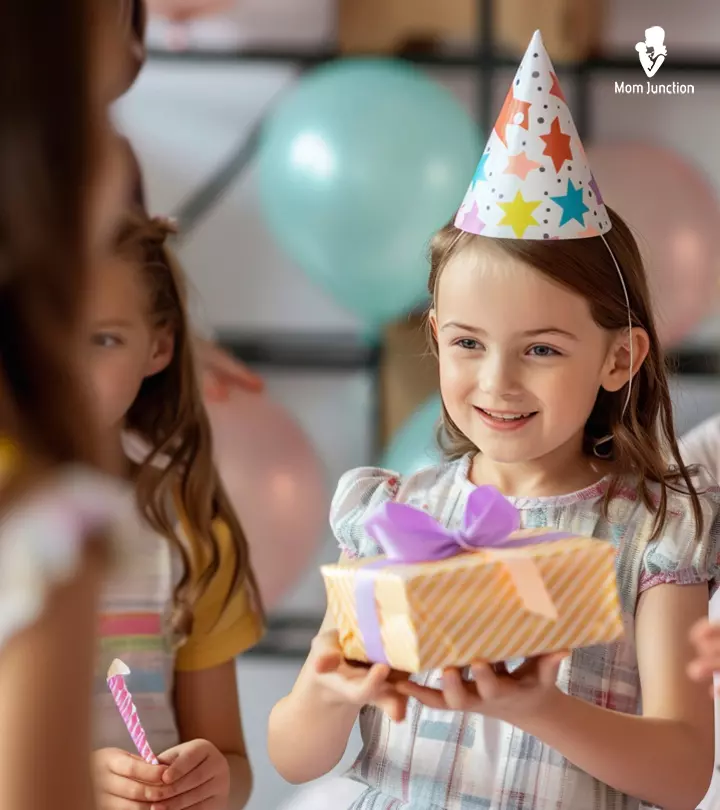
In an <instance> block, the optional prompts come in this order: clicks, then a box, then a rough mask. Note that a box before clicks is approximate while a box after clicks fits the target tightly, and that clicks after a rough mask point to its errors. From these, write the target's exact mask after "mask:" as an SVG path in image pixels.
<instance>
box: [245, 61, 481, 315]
mask: <svg viewBox="0 0 720 810" xmlns="http://www.w3.org/2000/svg"><path fill="white" fill-rule="evenodd" d="M481 151H482V143H481V140H480V137H479V133H478V130H477V128H476V126H475V124H474V122H473V121H472V120H471V119H470V117H469V116H468V114H467V113H466V111H465V110H464V109H463V108H462V106H461V105H460V104H459V103H458V102H457V101H456V100H455V99H454V98H453V97H452V95H451V94H450V93H449V92H448V91H447V90H445V89H444V88H443V87H441V86H440V85H438V84H436V83H435V82H434V81H431V80H430V79H428V78H426V77H425V76H424V75H423V73H422V72H420V71H419V70H418V69H415V68H413V67H411V66H409V65H404V64H403V63H401V62H395V61H392V60H381V59H351V60H344V61H341V62H336V63H332V64H330V65H327V66H325V67H322V68H319V69H318V70H316V71H314V72H313V73H311V74H309V75H307V76H306V77H305V78H303V79H301V80H300V81H299V82H298V84H297V86H296V87H295V88H294V89H293V90H291V91H290V92H289V93H288V94H287V96H286V97H285V98H283V99H282V100H281V101H280V102H279V103H278V105H277V107H276V109H275V110H274V111H273V112H272V113H271V114H270V116H269V118H268V120H267V122H266V124H265V126H264V127H263V130H262V133H261V138H260V147H259V155H258V173H257V179H258V187H259V194H260V201H261V207H262V211H263V214H264V218H265V220H266V222H267V225H268V228H269V230H270V232H271V234H272V235H273V237H274V238H275V240H276V241H277V243H278V244H279V245H280V246H281V247H282V249H283V250H284V251H285V252H286V253H287V254H288V255H289V256H290V257H291V258H292V259H293V260H294V261H295V263H296V264H297V265H299V266H300V267H301V268H302V270H304V272H305V273H306V274H307V275H308V276H309V277H310V278H311V279H313V280H314V281H315V282H317V283H318V284H320V285H321V286H322V287H324V288H325V289H326V290H327V291H328V292H329V293H330V294H331V295H332V296H333V297H334V298H335V300H336V301H337V302H338V303H340V304H341V305H343V306H345V307H346V308H347V309H349V310H351V311H352V312H354V313H356V314H357V315H359V316H360V317H361V318H362V319H364V321H365V322H366V323H367V324H369V325H374V326H379V325H382V324H384V323H387V322H389V321H391V320H394V319H395V318H397V317H398V316H400V315H403V314H405V313H407V312H408V311H409V310H411V309H412V308H414V307H415V306H417V305H419V304H422V303H424V302H425V300H426V297H427V291H426V288H427V277H428V272H429V267H428V258H427V251H428V246H429V241H430V238H431V237H432V235H433V233H434V232H435V231H437V230H438V229H439V228H441V227H442V226H443V225H444V224H445V223H446V222H447V221H448V220H449V219H450V218H451V217H452V216H453V214H454V212H455V211H456V209H457V208H458V207H459V205H460V203H461V202H462V199H463V196H464V194H465V191H466V190H467V187H468V184H469V182H470V179H471V178H472V175H473V171H474V169H475V165H476V163H477V158H478V155H479V154H480V152H481Z"/></svg>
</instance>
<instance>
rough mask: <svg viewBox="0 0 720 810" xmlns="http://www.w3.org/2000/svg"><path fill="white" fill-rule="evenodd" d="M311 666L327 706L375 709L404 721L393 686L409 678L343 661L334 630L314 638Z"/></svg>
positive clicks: (402, 701)
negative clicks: (343, 705)
mask: <svg viewBox="0 0 720 810" xmlns="http://www.w3.org/2000/svg"><path fill="white" fill-rule="evenodd" d="M311 665H312V666H313V667H314V671H315V676H316V682H317V684H318V686H320V687H321V688H322V689H324V690H325V693H326V695H327V696H328V699H329V700H330V701H331V702H333V703H337V702H340V703H345V704H348V705H351V706H357V707H358V708H362V707H363V706H367V705H372V706H377V708H378V709H380V710H382V711H383V712H385V714H387V715H388V717H390V719H391V720H394V721H395V722H396V723H401V722H402V721H403V720H404V719H405V714H406V712H407V701H408V699H407V696H406V695H403V694H400V693H399V692H398V689H397V688H396V685H397V684H398V683H400V682H402V681H405V680H407V678H408V677H409V676H408V675H407V674H406V673H402V672H396V671H394V670H391V669H390V667H388V666H385V665H384V664H373V665H372V666H366V665H364V664H354V663H351V662H349V661H346V660H345V658H344V657H343V654H342V649H341V647H340V643H339V641H338V634H337V631H336V630H331V631H329V632H326V633H320V634H319V635H318V636H316V637H315V639H314V640H313V644H312V651H311Z"/></svg>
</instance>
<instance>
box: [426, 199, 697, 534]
mask: <svg viewBox="0 0 720 810" xmlns="http://www.w3.org/2000/svg"><path fill="white" fill-rule="evenodd" d="M608 213H609V215H610V220H611V223H612V228H611V229H610V231H608V233H607V234H606V235H605V239H606V240H607V243H608V245H609V247H610V249H611V250H612V253H613V254H614V256H615V258H616V259H617V262H618V264H619V266H620V268H621V271H622V274H623V279H624V281H625V285H626V288H627V294H628V298H629V302H630V320H631V322H632V325H633V327H636V326H637V327H642V328H643V329H644V330H645V331H646V332H647V334H648V337H649V339H650V349H649V352H648V356H647V358H646V359H645V362H644V363H643V364H642V366H641V368H640V369H639V370H638V372H637V374H636V375H635V376H634V377H633V380H632V385H631V390H630V402H629V404H628V407H627V408H626V409H624V404H625V401H626V399H627V387H626V386H624V387H623V388H622V389H621V390H620V391H617V392H609V391H606V390H604V389H601V390H600V392H599V393H598V396H597V399H596V401H595V406H594V408H593V410H592V413H591V414H590V418H589V419H588V421H587V424H586V426H585V447H584V450H585V452H586V453H588V454H592V453H593V451H594V450H595V449H596V447H598V443H600V442H601V443H602V449H603V457H604V455H605V451H608V452H609V453H610V454H611V458H612V459H613V460H614V461H615V462H616V464H617V467H618V469H619V470H620V472H622V473H634V474H637V475H638V476H639V478H640V495H641V498H642V501H643V503H644V504H645V505H646V506H647V507H648V509H650V510H651V511H653V512H654V513H655V521H654V525H653V533H652V536H653V538H655V537H657V536H658V534H659V533H660V531H661V530H662V528H663V526H664V525H665V521H666V518H667V510H668V492H669V491H681V492H685V493H687V494H689V496H690V500H691V503H692V509H693V514H694V516H695V521H696V526H697V531H698V533H699V532H701V531H702V513H701V508H700V501H699V498H698V495H697V491H696V489H695V486H694V484H693V481H692V476H693V474H694V472H695V470H694V468H688V467H686V465H685V464H684V463H683V460H682V458H681V456H680V451H679V449H678V443H677V438H676V436H675V428H674V425H673V414H672V402H671V399H670V390H669V386H668V379H667V373H666V369H665V358H664V355H663V351H662V348H661V346H660V341H659V340H658V335H657V330H656V327H655V319H654V316H653V312H652V307H651V304H650V291H649V288H648V283H647V278H646V275H645V269H644V266H643V261H642V258H641V256H640V251H639V249H638V246H637V243H636V242H635V239H634V237H633V235H632V233H631V232H630V229H629V228H628V226H627V225H626V224H625V222H623V220H622V219H621V218H620V216H619V215H618V214H617V213H615V212H614V211H613V210H612V209H610V208H608ZM487 240H488V237H483V236H475V235H473V234H469V233H465V232H464V231H461V230H459V229H458V228H456V227H455V226H454V225H452V224H449V225H446V226H445V227H444V228H443V229H442V230H441V231H440V232H439V233H438V234H437V235H436V236H435V237H434V239H433V241H432V244H431V250H430V278H429V282H428V289H429V292H430V295H431V296H432V300H433V301H435V300H436V297H437V289H438V282H439V280H440V277H441V275H442V272H443V269H444V268H445V267H446V266H447V264H448V262H449V261H450V260H451V259H452V258H453V257H454V256H456V255H458V254H459V253H460V252H461V251H464V250H467V249H469V248H470V247H472V248H473V249H475V250H477V251H482V250H483V243H484V242H487ZM492 246H493V247H495V248H496V249H499V250H501V251H502V252H503V253H505V254H506V255H507V256H508V257H510V258H511V259H514V260H516V261H521V262H524V263H525V264H527V265H530V266H531V267H533V268H535V269H536V270H539V271H540V272H541V273H543V274H544V275H546V276H548V277H549V278H551V279H552V280H553V281H556V282H559V283H560V284H563V285H564V286H565V287H568V288H569V289H571V290H573V291H575V292H577V293H579V294H580V295H582V296H583V298H585V300H586V301H587V302H588V304H589V305H590V311H591V313H592V317H593V319H594V321H595V323H596V324H597V325H598V326H600V327H602V328H603V329H608V330H622V329H625V330H627V328H628V325H629V324H628V311H627V302H626V299H625V294H624V292H623V287H622V283H621V281H620V278H619V276H618V272H617V268H616V267H615V264H614V262H613V260H612V256H611V255H610V251H609V250H608V247H607V246H606V245H605V244H603V242H602V237H600V236H596V237H590V238H587V239H564V240H553V241H547V242H546V241H542V240H531V239H528V240H522V239H493V240H492ZM429 336H430V341H431V345H432V348H433V350H434V351H437V343H436V340H435V337H434V335H433V333H432V331H429ZM608 436H611V437H612V440H611V441H607V442H605V441H603V440H604V439H605V438H606V437H608ZM440 438H441V442H442V445H443V448H444V450H445V452H446V455H447V456H448V457H449V458H451V459H452V458H459V457H460V456H462V455H464V454H465V453H467V452H474V451H476V450H477V448H476V447H475V445H473V444H472V442H470V440H469V439H468V438H467V437H466V436H465V435H464V434H463V433H462V432H461V431H460V430H459V428H458V427H457V425H455V424H454V423H453V421H452V419H451V418H450V416H449V414H448V413H447V411H446V410H445V406H444V405H443V423H442V426H441V436H440ZM668 455H669V457H670V463H668ZM648 482H655V483H657V484H659V485H660V487H659V488H660V496H659V499H656V498H655V497H654V496H653V494H652V492H651V490H650V487H649V486H648ZM619 486H620V480H619V477H618V476H616V477H615V478H614V479H613V480H612V481H611V484H610V486H609V487H608V490H607V493H606V497H605V507H606V509H607V506H608V504H609V503H610V501H611V500H612V498H613V497H614V496H615V495H616V494H617V491H618V488H619Z"/></svg>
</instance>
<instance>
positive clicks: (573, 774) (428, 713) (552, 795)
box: [331, 456, 720, 810]
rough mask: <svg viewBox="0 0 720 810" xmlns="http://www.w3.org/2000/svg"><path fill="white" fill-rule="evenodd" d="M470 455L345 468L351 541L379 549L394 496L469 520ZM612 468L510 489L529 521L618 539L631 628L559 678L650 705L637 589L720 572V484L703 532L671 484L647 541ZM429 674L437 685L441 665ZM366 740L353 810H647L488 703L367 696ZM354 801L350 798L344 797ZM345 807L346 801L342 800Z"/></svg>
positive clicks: (441, 515)
mask: <svg viewBox="0 0 720 810" xmlns="http://www.w3.org/2000/svg"><path fill="white" fill-rule="evenodd" d="M471 460H472V459H471V456H466V457H464V458H462V459H460V460H459V461H456V462H451V463H448V464H446V465H443V466H440V467H433V468H429V469H427V470H423V471H421V472H419V473H417V474H415V475H413V476H411V477H409V478H407V479H405V480H403V479H401V478H399V477H398V476H395V475H393V474H392V473H389V472H387V471H385V470H380V469H375V468H361V469H358V470H352V471H350V472H349V473H347V474H346V475H345V476H343V478H342V479H341V481H340V483H339V485H338V489H337V492H336V494H335V497H334V500H333V507H332V512H331V524H332V527H333V531H334V533H335V535H336V537H337V539H338V541H339V543H340V546H341V549H342V550H343V551H344V552H345V553H346V554H349V555H350V556H361V557H364V556H371V555H374V554H377V553H379V549H378V548H377V546H375V545H374V543H373V541H372V540H371V539H370V538H369V537H368V535H367V534H366V533H365V531H364V529H363V519H364V517H365V516H366V515H367V514H369V513H370V512H371V511H372V510H373V509H374V508H376V507H377V506H378V505H379V504H381V503H382V502H384V501H387V500H390V499H395V500H397V501H401V502H404V503H408V504H411V505H412V506H415V507H417V508H421V509H424V510H425V511H427V512H429V513H431V514H432V515H434V516H435V517H436V518H437V519H438V520H440V521H441V522H442V523H444V524H445V525H447V526H451V527H452V526H457V525H459V524H460V522H461V520H462V515H463V512H464V508H465V503H466V500H467V496H468V494H469V493H470V491H471V490H472V488H473V485H472V484H471V483H470V482H469V480H468V472H469V468H470V462H471ZM607 485H608V480H607V479H603V480H601V481H600V482H598V483H596V484H594V485H593V486H590V487H588V488H586V489H583V490H581V491H579V492H575V493H572V494H568V495H560V496H557V497H544V498H511V499H510V500H511V501H512V502H513V503H514V504H515V506H516V507H517V509H518V510H519V511H520V513H521V516H522V525H523V526H524V527H526V528H552V529H555V530H558V531H564V532H571V533H573V534H578V535H583V536H586V537H596V538H598V539H603V540H609V541H611V542H612V543H613V544H614V545H615V546H616V548H617V557H616V560H617V581H618V588H619V592H620V600H621V606H622V613H623V622H624V625H625V631H626V633H625V637H624V639H622V640H621V641H619V642H617V643H614V644H611V645H608V646H597V647H591V648H585V649H580V650H575V651H574V652H573V654H572V656H571V657H570V658H569V659H567V660H566V661H565V662H564V663H563V665H562V668H561V671H560V674H559V680H558V685H559V687H560V688H561V689H562V690H564V691H565V692H567V693H569V694H570V695H574V696H576V697H578V698H581V699H583V700H587V701H588V702H590V703H594V704H596V705H598V706H602V707H604V708H606V709H612V710H614V711H619V712H626V713H628V714H639V713H640V710H641V708H640V699H641V694H640V680H639V674H638V663H637V655H636V650H635V643H634V614H635V607H636V604H637V600H638V597H639V595H640V594H641V593H642V592H643V591H644V590H646V589H648V588H651V587H653V586H654V585H657V584H660V583H678V584H693V583H702V582H708V583H709V586H710V587H713V586H714V584H715V581H716V580H717V579H718V578H720V568H719V567H718V546H720V521H718V520H717V515H718V512H719V511H720V492H718V490H713V491H711V492H708V493H706V494H704V495H703V496H702V501H703V509H704V514H705V529H704V533H703V537H702V538H700V540H699V541H697V540H695V539H694V522H693V516H692V510H691V507H690V503H689V500H688V499H687V498H686V497H684V496H682V495H672V494H671V495H670V496H669V498H670V509H669V515H668V521H667V524H666V526H665V528H664V530H663V533H662V535H661V537H660V538H659V539H657V540H654V541H653V542H649V537H650V535H651V533H652V521H653V515H652V514H651V513H650V512H649V511H648V510H647V509H646V508H645V507H644V506H643V504H642V502H641V501H640V499H639V496H638V493H637V490H636V487H635V486H633V485H632V482H630V481H627V482H626V483H625V484H624V486H623V488H622V489H621V491H620V492H619V494H618V496H617V497H616V498H615V499H614V500H613V502H612V503H611V505H610V510H609V514H608V517H607V518H605V517H604V516H603V510H602V501H603V495H604V493H605V491H606V488H607ZM417 680H419V682H421V683H424V684H427V685H430V686H439V685H440V681H441V673H439V672H430V673H428V674H426V675H423V676H420V677H418V678H417ZM360 727H361V732H362V738H363V749H362V752H361V753H360V755H359V757H358V759H357V760H356V762H355V764H354V765H353V767H352V768H351V770H350V772H349V773H348V774H347V775H348V776H349V777H350V778H351V779H353V780H356V781H357V782H359V783H361V785H364V786H366V787H365V789H364V790H361V795H360V796H359V798H357V799H356V800H355V801H354V802H353V803H352V804H351V810H401V809H403V808H412V810H416V809H417V810H441V808H442V810H481V809H482V810H638V808H640V807H642V804H641V802H640V801H639V800H638V799H634V798H632V797H630V796H627V795H624V794H622V793H619V792H618V791H616V790H614V789H613V788H611V787H609V786H608V785H606V784H603V783H602V782H599V781H598V780H597V779H594V778H593V777H592V776H590V775H589V774H587V773H585V772H584V771H582V770H580V769H579V768H577V767H576V766H574V765H573V764H572V763H571V762H569V761H568V760H567V759H566V758H565V757H564V756H562V755H561V754H560V753H558V752H557V751H555V750H554V749H552V748H550V747H549V746H547V745H545V744H544V743H543V742H541V741H540V740H539V739H537V738H536V737H533V736H532V735H530V734H527V733H526V732H524V731H522V730H520V729H519V728H516V727H514V726H511V725H509V724H507V723H504V722H502V721H499V720H495V719H491V718H485V717H483V716H482V715H479V714H473V713H460V712H448V711H438V710H433V709H428V708H426V707H424V706H422V705H421V704H419V703H418V702H416V701H414V700H411V701H410V705H409V707H408V716H407V718H406V720H405V722H404V723H401V724H397V723H393V722H391V721H390V720H389V719H388V717H387V716H386V715H384V714H383V713H382V712H380V711H378V710H376V709H374V708H372V707H365V708H364V709H363V710H362V712H361V714H360ZM345 806H346V805H345ZM338 808H339V806H338Z"/></svg>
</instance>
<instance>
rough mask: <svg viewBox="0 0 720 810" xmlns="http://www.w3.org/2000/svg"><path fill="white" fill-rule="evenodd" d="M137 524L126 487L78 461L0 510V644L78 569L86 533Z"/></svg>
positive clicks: (115, 534)
mask: <svg viewBox="0 0 720 810" xmlns="http://www.w3.org/2000/svg"><path fill="white" fill-rule="evenodd" d="M137 526H138V515H137V511H136V509H135V508H134V503H133V498H132V494H131V491H130V489H129V488H128V487H127V486H126V485H125V484H124V483H123V482H121V481H119V480H115V479H111V478H109V477H106V476H104V475H102V474H99V473H97V472H94V471H92V470H89V469H85V468H82V467H79V466H78V467H68V468H65V469H63V470H62V471H60V472H58V473H56V474H55V475H54V477H53V478H52V479H50V480H48V481H46V482H44V483H43V484H41V485H39V486H38V487H37V488H35V489H32V490H30V491H29V492H27V493H25V494H24V495H23V496H22V497H21V498H20V499H19V500H18V501H17V502H16V503H14V504H12V505H11V506H10V507H9V508H6V509H5V510H4V511H3V513H2V514H0V648H2V646H3V645H4V644H6V643H7V641H8V640H9V639H11V638H12V637H13V636H14V635H16V634H17V633H19V632H20V631H22V630H23V629H25V628H26V627H28V626H30V625H32V624H33V623H34V622H35V621H37V619H38V618H39V617H40V616H41V614H42V611H43V608H44V606H45V603H46V600H47V598H48V595H49V593H50V591H51V590H52V589H53V588H54V587H56V586H58V585H61V584H63V583H65V582H68V581H69V580H70V579H71V578H72V577H73V576H74V575H75V574H76V572H77V571H78V568H79V566H80V564H81V561H82V553H83V548H84V545H85V543H86V542H88V540H89V538H91V537H97V536H98V534H99V533H103V534H107V535H108V536H109V537H110V539H111V541H113V540H114V539H115V538H118V540H119V538H120V537H122V536H127V535H126V533H127V532H133V533H137ZM118 547H120V543H118ZM113 550H115V543H114V542H113Z"/></svg>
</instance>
